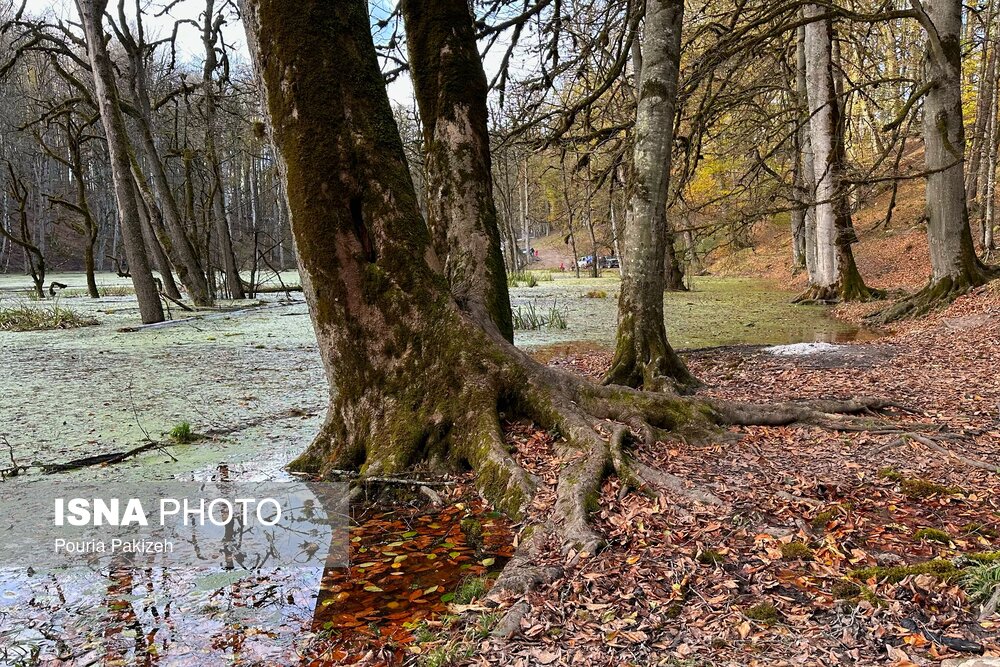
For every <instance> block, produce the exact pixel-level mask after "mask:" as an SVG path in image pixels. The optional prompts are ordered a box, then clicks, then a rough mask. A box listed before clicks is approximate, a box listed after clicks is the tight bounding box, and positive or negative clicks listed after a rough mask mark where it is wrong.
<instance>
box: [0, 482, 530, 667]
mask: <svg viewBox="0 0 1000 667" xmlns="http://www.w3.org/2000/svg"><path fill="white" fill-rule="evenodd" d="M463 521H464V522H465V524H464V526H465V527H464V529H463ZM470 522H471V523H470ZM472 526H474V528H473V527H472ZM512 539H513V536H512V534H511V532H510V526H509V524H508V523H507V522H506V521H505V520H504V519H502V518H501V517H500V516H499V515H497V514H495V513H491V512H488V511H487V510H486V508H485V507H484V506H483V505H482V503H481V502H480V501H478V500H474V501H472V502H470V503H468V504H465V503H462V502H458V503H454V504H451V505H448V506H446V507H444V508H442V509H439V510H434V511H426V510H413V509H405V508H404V509H401V510H395V511H391V512H383V513H379V514H373V515H371V516H368V517H366V518H362V519H361V520H360V521H359V522H358V524H357V525H356V526H354V527H353V528H352V529H351V566H350V568H328V569H326V570H319V569H317V568H301V569H288V568H284V569H271V570H265V571H261V572H254V573H250V572H245V571H238V570H225V569H222V568H219V569H218V570H214V571H210V570H206V569H200V570H197V571H184V570H173V569H169V570H168V569H163V568H144V569H122V570H117V571H113V572H104V573H95V572H88V571H84V570H74V571H66V572H60V573H45V574H40V573H32V574H27V573H24V572H14V571H10V570H0V664H10V665H19V664H24V665H34V664H66V663H68V664H80V665H86V664H103V665H125V664H148V665H155V664H160V663H164V664H170V665H215V664H233V663H237V664H254V663H259V662H263V663H265V664H290V663H292V662H296V663H298V662H301V663H302V664H331V663H332V664H350V663H351V662H354V661H356V660H358V659H360V658H361V657H362V656H363V655H365V654H366V653H368V652H369V651H375V652H377V653H380V654H381V655H383V656H384V657H385V658H386V659H389V660H393V661H398V660H401V659H402V658H403V657H404V655H405V654H406V652H407V646H408V645H409V644H410V643H411V642H413V641H414V632H416V631H419V629H420V628H421V621H423V620H425V619H428V618H430V617H432V616H435V615H441V614H445V613H448V611H449V605H450V604H452V603H456V602H462V603H468V602H469V601H470V600H469V598H468V596H470V595H472V594H477V595H481V594H482V592H483V591H485V590H486V589H488V587H489V584H490V582H491V576H492V575H493V574H494V573H495V572H497V571H499V569H500V568H501V567H502V566H503V565H504V564H505V563H506V562H507V560H508V559H509V557H510V556H511V552H512V550H511V546H510V545H511V542H512Z"/></svg>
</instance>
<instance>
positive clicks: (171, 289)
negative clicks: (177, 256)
mask: <svg viewBox="0 0 1000 667" xmlns="http://www.w3.org/2000/svg"><path fill="white" fill-rule="evenodd" d="M136 204H137V208H138V209H139V217H140V218H141V219H142V237H143V241H145V243H146V249H147V250H148V251H149V255H150V257H151V258H152V260H153V266H154V267H156V272H157V273H159V274H160V283H161V284H162V286H163V293H164V294H166V295H167V296H169V297H170V298H172V299H178V300H179V299H180V298H181V293H180V290H179V289H177V282H176V281H175V280H174V274H173V271H172V270H171V267H170V259H169V258H167V254H166V252H164V250H163V246H161V245H160V242H159V241H158V240H157V238H156V228H157V227H161V228H162V227H163V222H162V221H161V220H160V210H159V209H157V208H156V207H155V206H154V207H149V206H147V205H146V203H145V202H144V201H142V199H141V198H140V197H139V196H138V194H137V196H136ZM154 219H155V221H154Z"/></svg>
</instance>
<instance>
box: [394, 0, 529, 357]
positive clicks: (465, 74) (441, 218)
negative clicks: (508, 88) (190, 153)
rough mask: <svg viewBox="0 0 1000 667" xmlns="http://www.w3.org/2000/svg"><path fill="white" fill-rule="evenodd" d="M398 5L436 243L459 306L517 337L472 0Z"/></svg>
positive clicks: (412, 1)
mask: <svg viewBox="0 0 1000 667" xmlns="http://www.w3.org/2000/svg"><path fill="white" fill-rule="evenodd" d="M401 7H402V10H403V20H404V22H405V26H406V43H407V47H408V51H409V57H410V65H411V72H412V75H413V88H414V92H415V93H416V98H417V104H418V105H419V108H420V120H421V123H422V124H423V128H424V147H425V150H426V156H427V157H426V171H427V190H428V192H427V224H428V227H429V228H430V232H431V240H432V243H433V246H434V250H435V252H436V254H437V256H438V258H439V259H440V260H441V261H443V262H444V273H445V275H446V276H447V278H448V284H449V286H450V288H451V293H452V296H453V297H454V299H455V301H456V302H457V303H458V305H459V307H460V308H462V309H463V310H465V311H467V312H469V313H471V314H472V315H473V317H474V318H475V320H476V321H477V322H480V323H482V324H484V325H489V324H490V323H492V325H493V326H495V327H496V328H497V330H498V331H499V332H500V333H501V334H502V335H503V337H504V338H506V339H507V340H513V338H514V326H513V323H512V321H511V309H510V297H509V295H508V292H507V276H506V273H505V270H504V265H503V256H502V253H501V252H500V229H499V227H498V225H497V210H496V205H495V203H494V200H493V177H492V166H491V159H490V138H489V132H488V130H487V109H486V94H487V82H486V74H485V73H484V72H483V65H482V59H481V58H480V55H479V51H478V50H477V49H476V40H475V32H474V29H473V17H472V15H471V13H470V12H469V3H468V2H467V1H466V0H404V2H403V3H402V5H401ZM484 258H485V261H483V259H484Z"/></svg>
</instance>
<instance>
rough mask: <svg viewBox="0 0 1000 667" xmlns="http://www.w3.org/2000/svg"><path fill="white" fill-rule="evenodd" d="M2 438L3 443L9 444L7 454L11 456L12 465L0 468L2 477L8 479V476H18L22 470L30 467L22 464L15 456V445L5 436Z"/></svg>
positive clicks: (0, 476) (0, 477)
mask: <svg viewBox="0 0 1000 667" xmlns="http://www.w3.org/2000/svg"><path fill="white" fill-rule="evenodd" d="M0 440H2V441H3V444H5V445H6V446H7V454H8V456H10V463H11V466H10V467H9V468H0V479H7V478H8V477H17V476H18V475H20V474H21V473H22V472H24V471H26V470H27V469H28V466H23V465H20V464H19V463H18V462H17V459H15V458H14V446H13V445H11V444H10V441H9V440H7V438H6V437H5V436H0Z"/></svg>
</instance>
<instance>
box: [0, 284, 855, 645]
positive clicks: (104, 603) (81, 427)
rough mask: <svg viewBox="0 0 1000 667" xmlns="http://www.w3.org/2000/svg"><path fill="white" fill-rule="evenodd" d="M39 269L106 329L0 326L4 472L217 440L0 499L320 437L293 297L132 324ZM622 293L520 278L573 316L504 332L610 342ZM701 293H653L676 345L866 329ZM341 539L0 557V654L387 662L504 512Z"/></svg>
mask: <svg viewBox="0 0 1000 667" xmlns="http://www.w3.org/2000/svg"><path fill="white" fill-rule="evenodd" d="M50 278H51V279H54V280H59V281H60V282H63V283H66V284H67V285H69V286H70V288H69V289H70V290H73V291H71V292H69V295H67V296H64V297H62V298H60V299H59V300H58V304H59V305H60V306H61V307H65V308H71V309H73V310H74V311H78V312H79V313H80V314H83V315H88V316H92V317H94V318H96V319H97V320H98V321H99V324H98V325H97V326H92V327H86V328H81V329H70V330H57V331H38V332H6V331H0V351H2V355H3V362H2V368H0V457H2V459H3V462H2V463H0V468H4V467H7V465H8V462H7V460H6V459H7V458H8V451H7V449H8V447H7V445H8V444H9V451H10V456H12V457H13V458H14V460H16V462H17V463H18V464H21V465H33V464H36V463H46V464H49V463H58V462H65V461H69V460H72V459H77V458H81V457H84V456H93V455H96V454H104V453H111V452H117V451H122V450H126V449H129V448H131V447H133V446H135V445H136V444H138V443H139V442H141V441H142V440H143V439H144V438H147V437H149V438H152V439H154V440H165V439H166V434H167V433H168V432H169V431H170V430H171V429H172V428H173V427H174V426H176V425H178V424H180V423H182V422H189V423H190V424H191V426H192V430H194V431H195V432H196V433H207V432H215V433H217V434H218V435H216V436H215V437H212V438H208V439H203V440H199V441H196V442H194V443H192V444H185V445H171V446H169V447H168V448H167V450H166V451H163V450H151V451H148V452H145V453H143V454H141V455H139V456H137V457H134V458H131V459H128V460H127V461H125V462H123V463H120V464H117V465H113V466H108V467H90V468H84V469H80V470H75V471H70V472H65V473H58V474H53V475H44V474H42V473H41V472H40V471H39V469H38V468H31V469H30V470H29V471H28V472H27V474H22V475H19V476H17V477H13V478H8V479H6V480H4V481H2V482H0V501H2V497H3V494H4V487H5V485H12V486H10V487H7V488H13V485H17V486H18V487H19V489H21V490H23V489H24V488H25V487H27V488H28V489H29V490H36V489H37V492H38V493H39V494H51V493H52V491H53V490H54V489H56V488H59V486H60V485H64V484H71V483H72V482H74V481H86V482H88V483H93V482H100V481H101V480H102V479H103V480H108V481H109V482H111V481H112V480H113V481H116V482H120V481H130V482H141V481H142V480H150V479H155V480H199V479H211V478H212V477H213V476H215V475H217V474H219V471H220V470H222V469H224V470H225V471H226V474H227V475H229V476H230V477H232V478H234V479H243V480H271V481H282V480H283V479H288V474H287V473H286V472H284V470H283V466H284V465H285V464H286V463H287V462H288V461H289V460H291V458H293V457H294V456H295V455H296V454H298V453H299V452H300V451H302V449H303V448H304V447H305V446H306V445H307V443H308V442H309V440H310V438H311V437H312V436H313V435H314V434H315V433H316V431H317V430H318V428H319V425H320V421H321V418H322V413H323V410H324V409H325V405H326V400H327V398H326V395H325V393H326V386H327V385H326V381H325V378H324V376H323V372H322V368H321V367H320V363H319V358H318V355H317V352H316V345H315V339H314V337H313V334H312V329H311V326H310V322H309V317H308V313H307V310H306V306H305V303H304V302H303V301H302V300H301V294H299V295H294V296H293V299H292V300H291V301H281V300H280V297H281V295H268V296H267V299H268V300H267V301H266V302H262V303H260V304H257V305H256V307H250V308H248V307H247V306H246V304H242V305H241V306H239V307H240V308H241V310H239V311H238V312H232V313H224V312H221V313H220V312H215V313H211V314H208V313H206V314H205V315H207V316H206V317H201V318H195V319H185V320H183V321H181V322H178V323H175V324H172V325H169V326H163V327H154V328H148V329H142V330H139V331H126V330H125V329H128V328H131V327H134V326H135V324H136V322H137V320H138V309H137V307H136V303H135V300H134V298H133V297H131V296H128V295H127V292H128V290H127V285H128V281H127V280H122V279H120V278H118V277H117V276H113V275H102V276H100V278H99V283H100V284H102V285H104V286H107V287H108V288H109V290H108V293H109V294H119V295H117V296H110V295H109V296H104V297H102V298H101V299H97V300H90V299H88V298H85V297H82V296H73V295H74V294H79V288H80V287H81V286H82V285H83V284H84V283H83V276H82V275H79V274H57V275H54V276H51V277H50ZM285 281H286V282H287V283H293V284H294V283H295V282H297V281H296V280H295V277H294V276H285ZM29 284H30V281H29V280H28V279H27V278H25V277H23V276H0V308H2V307H3V306H5V305H7V306H9V305H13V303H15V302H16V303H27V304H30V305H32V306H33V307H46V305H47V304H46V303H45V302H33V301H29V300H28V299H27V297H26V296H25V288H27V287H28V285H29ZM123 287H124V288H123ZM617 287H618V282H617V279H616V278H602V279H583V280H576V279H571V278H569V277H567V276H563V275H558V276H557V277H555V279H554V280H551V281H545V280H543V281H541V282H539V283H538V285H537V286H536V287H516V288H513V289H512V290H511V297H512V301H513V305H514V307H515V308H517V307H519V306H520V307H525V306H526V305H528V304H535V306H536V308H537V309H538V310H544V309H546V308H548V307H549V305H550V304H552V303H555V305H556V307H557V308H558V309H560V310H561V312H562V313H563V314H564V317H565V320H566V325H567V326H566V328H565V329H547V328H546V329H540V330H536V331H518V332H517V334H516V342H517V344H518V345H520V346H522V347H526V348H541V347H544V346H548V345H552V344H555V343H564V342H574V341H588V342H592V343H596V344H600V345H611V344H612V343H613V341H614V327H615V318H616V307H617ZM694 288H695V289H694V291H692V292H688V293H677V294H668V295H667V296H666V311H667V318H668V330H669V335H670V337H671V341H672V342H673V343H674V345H675V346H676V347H678V348H682V349H683V348H702V347H711V346H716V345H731V344H781V343H796V342H812V341H836V342H840V341H848V340H854V339H856V338H859V337H865V336H867V335H868V334H867V332H864V331H858V330H857V329H856V328H853V327H851V326H850V325H847V324H845V323H842V322H839V321H837V320H833V319H831V318H829V317H828V316H827V315H826V311H825V309H824V308H821V307H812V306H792V305H790V304H789V303H788V300H789V299H790V296H791V295H789V294H788V293H784V292H777V293H776V292H773V291H769V290H768V288H767V285H766V284H763V283H760V282H758V281H751V280H738V279H717V278H711V277H707V278H696V279H695V283H694ZM600 292H603V293H604V297H603V298H597V294H599V293H600ZM588 293H595V294H592V295H591V297H590V298H588V297H587V296H586V295H587V294H588ZM222 305H223V306H225V305H227V304H222ZM229 305H230V306H232V307H235V304H229ZM177 315H178V314H177V313H176V312H175V316H177ZM469 518H474V519H475V520H476V521H477V522H478V523H479V524H480V525H481V527H482V538H481V540H478V543H472V542H471V541H470V540H469V539H467V536H466V534H465V532H463V530H462V527H461V524H462V521H463V519H469ZM21 519H23V517H19V516H18V508H17V507H10V508H6V507H5V508H4V514H3V516H2V517H0V534H2V531H6V530H18V524H19V521H20V520H21ZM350 539H351V563H352V566H351V568H350V569H337V570H326V571H324V570H319V569H315V568H314V569H305V568H302V569H289V570H277V571H269V572H266V573H251V572H240V571H237V570H231V569H226V567H225V566H223V565H222V564H220V565H219V567H218V568H216V569H214V570H199V571H177V570H167V569H162V568H160V569H157V568H146V569H125V570H122V571H116V572H107V571H105V572H97V573H95V572H90V571H86V570H74V571H68V572H61V573H40V572H33V571H28V570H27V569H9V568H8V569H0V665H34V664H73V665H77V664H79V665H87V664H107V665H116V664H150V665H155V664H164V665H166V664H169V665H204V664H224V663H233V662H238V663H240V664H290V663H292V662H301V663H302V664H323V663H325V662H330V663H338V662H349V661H351V660H352V659H355V658H358V657H360V656H361V655H363V654H364V653H366V652H367V651H369V650H374V651H379V652H382V654H383V655H384V656H385V657H387V658H393V657H394V658H396V659H399V658H400V657H402V656H403V655H407V654H409V653H410V652H412V651H414V649H415V648H417V647H416V645H414V644H413V643H412V642H413V639H414V636H415V635H420V634H421V633H424V634H426V633H428V632H431V629H428V626H426V625H425V623H426V621H427V619H433V618H440V617H441V616H442V615H443V614H447V613H448V612H449V605H451V604H455V603H456V602H467V601H468V597H469V595H470V594H469V592H468V589H472V590H475V589H476V587H477V586H479V587H481V586H482V581H483V579H482V578H483V577H484V576H485V577H488V576H489V575H490V574H491V573H492V572H495V571H496V570H497V569H498V568H499V567H500V566H502V564H503V563H504V562H506V559H507V558H509V556H510V555H511V546H510V545H511V541H512V534H511V529H510V526H509V524H508V523H507V522H506V521H505V520H503V519H502V518H501V517H499V516H496V515H494V514H491V513H490V512H489V511H488V508H485V507H483V506H482V504H481V503H479V502H478V501H475V500H471V499H465V500H464V502H461V503H457V504H450V505H446V506H445V507H444V508H442V509H440V510H434V511H430V512H428V511H425V510H407V509H405V508H404V509H402V510H398V511H390V512H386V513H381V514H374V515H367V516H359V517H356V522H355V525H354V527H353V528H352V531H351V538H350ZM463 589H466V592H464V593H463ZM436 622H437V621H432V622H431V623H432V625H433V623H436ZM417 650H419V649H418V648H417Z"/></svg>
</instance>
